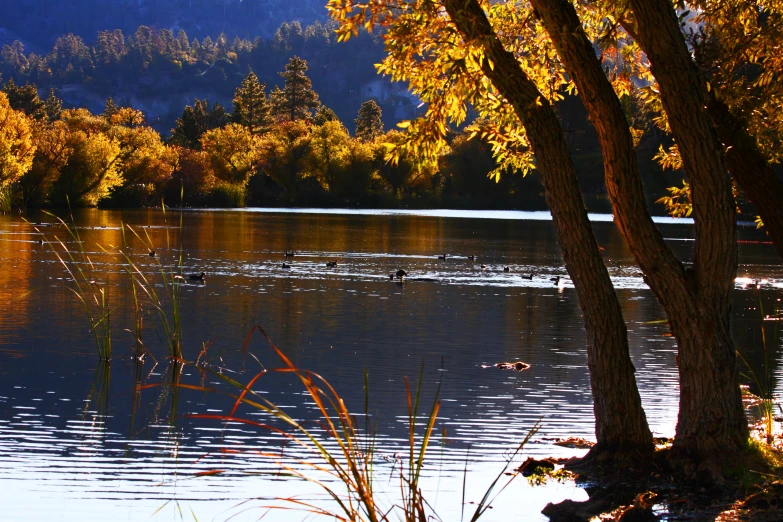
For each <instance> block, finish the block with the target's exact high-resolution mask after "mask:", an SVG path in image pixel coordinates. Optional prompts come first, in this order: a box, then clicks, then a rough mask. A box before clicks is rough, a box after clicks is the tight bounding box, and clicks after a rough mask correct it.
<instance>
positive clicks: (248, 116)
mask: <svg viewBox="0 0 783 522" xmlns="http://www.w3.org/2000/svg"><path fill="white" fill-rule="evenodd" d="M264 87H265V86H264V85H263V84H261V83H259V82H258V76H256V74H255V73H254V72H251V73H250V74H248V75H247V78H245V79H244V80H243V81H242V85H241V86H239V87H237V90H236V92H235V93H234V112H233V114H232V115H231V121H232V122H234V123H238V124H240V125H243V126H245V127H247V128H248V129H249V130H250V133H251V134H261V133H263V132H264V131H265V130H266V129H267V127H269V125H271V124H272V122H273V121H274V120H273V119H272V114H271V113H272V108H271V107H270V105H269V101H268V100H267V98H266V93H265V92H264Z"/></svg>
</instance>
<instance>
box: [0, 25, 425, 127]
mask: <svg viewBox="0 0 783 522" xmlns="http://www.w3.org/2000/svg"><path fill="white" fill-rule="evenodd" d="M292 56H300V57H302V58H304V59H306V60H307V61H308V63H310V64H311V69H310V77H311V78H312V81H313V85H314V87H315V88H316V90H317V91H318V92H319V94H320V96H321V101H322V102H323V103H324V104H325V105H327V106H328V107H330V108H331V109H333V110H334V111H335V113H337V115H338V116H339V117H340V119H341V120H343V121H346V122H351V121H352V120H353V118H354V117H355V114H356V111H358V110H359V107H360V106H361V104H362V102H363V101H364V100H366V99H369V98H374V99H376V100H378V102H379V104H380V105H381V107H382V108H383V110H384V115H385V117H386V124H387V126H391V125H393V124H394V123H395V122H396V121H399V120H401V119H405V118H410V117H411V116H413V115H414V114H415V110H416V105H417V104H418V102H417V101H416V100H415V99H414V98H412V97H411V96H410V95H409V94H408V93H407V91H406V89H405V86H404V85H402V84H392V83H391V82H389V81H388V80H386V79H383V78H380V77H379V76H378V75H377V74H376V72H375V67H374V64H375V63H377V62H379V61H380V60H381V59H382V57H383V46H382V44H381V42H379V41H377V40H374V39H372V38H371V37H369V36H366V35H364V36H362V37H360V38H356V39H354V40H352V41H351V42H348V43H344V44H337V43H336V42H335V38H334V34H333V30H332V28H331V27H330V26H328V25H324V24H321V23H320V22H318V21H316V22H314V23H313V24H311V25H309V26H306V27H303V26H302V25H301V24H300V23H299V22H298V21H296V22H292V23H287V22H283V23H282V24H281V25H280V26H279V27H278V28H277V29H276V30H275V31H274V33H273V35H272V36H271V37H270V38H266V39H264V38H260V37H256V38H253V39H252V40H251V39H247V38H239V37H230V36H229V35H228V34H226V33H216V34H213V35H212V36H206V37H204V38H201V39H199V38H191V36H190V34H189V33H187V32H186V31H185V30H184V29H179V30H176V31H174V30H172V29H161V28H155V27H149V26H139V27H137V28H135V29H134V30H133V31H132V32H124V31H123V30H121V29H112V30H100V31H98V32H97V34H95V35H94V36H93V37H92V38H91V39H89V40H85V39H84V38H82V37H81V36H79V35H77V34H74V33H68V34H64V35H61V36H59V37H57V38H56V39H55V41H54V43H53V44H52V47H51V48H49V49H47V50H45V51H42V52H34V51H29V50H28V49H27V48H26V47H25V44H24V42H22V41H18V40H17V41H13V42H11V43H6V44H4V45H3V46H2V50H1V51H0V73H2V75H3V78H5V79H6V80H8V79H9V78H13V79H14V81H15V82H16V83H17V84H20V85H22V84H24V83H27V82H30V83H34V84H35V85H36V86H37V87H38V88H39V89H40V90H41V91H42V92H47V91H48V89H49V88H54V89H55V92H56V93H57V95H58V97H60V98H61V99H62V100H63V101H64V103H65V106H66V107H85V108H89V109H90V110H92V111H93V112H96V111H100V110H101V109H102V108H103V104H104V102H105V100H106V98H108V97H112V98H113V99H114V100H115V101H116V102H118V103H120V104H122V105H128V106H132V107H134V108H136V109H139V110H141V111H142V112H144V114H145V115H146V117H147V118H148V121H149V122H150V123H151V124H152V126H153V127H154V128H155V129H156V130H158V131H159V132H162V133H164V134H165V133H168V132H169V130H170V129H171V128H172V126H173V124H174V121H175V120H176V118H177V117H178V116H179V115H180V114H181V113H182V108H183V107H184V106H185V105H187V104H188V103H192V101H193V100H194V99H195V98H199V99H208V100H210V101H217V102H220V103H221V104H223V105H225V106H229V105H230V103H231V98H232V96H233V93H234V89H235V88H236V86H237V85H238V84H239V83H240V82H241V81H242V79H243V78H244V77H245V76H247V74H248V73H249V72H250V71H253V72H254V73H255V74H256V75H257V76H258V77H259V79H260V81H261V82H262V83H265V84H266V86H267V87H268V88H270V89H271V88H272V87H274V86H276V85H280V84H281V78H280V76H279V75H278V72H279V71H280V70H282V68H283V65H284V64H285V63H286V62H287V61H288V59H289V58H291V57H292Z"/></svg>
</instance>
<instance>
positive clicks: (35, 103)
mask: <svg viewBox="0 0 783 522" xmlns="http://www.w3.org/2000/svg"><path fill="white" fill-rule="evenodd" d="M3 92H4V93H5V94H6V96H8V103H9V104H10V105H11V108H13V109H14V110H17V111H22V112H23V113H25V114H26V115H27V116H30V117H31V118H33V119H36V120H40V119H42V118H44V117H45V116H46V112H45V109H44V102H43V101H41V99H40V98H39V97H38V89H37V88H36V87H35V85H32V84H29V83H27V84H25V85H24V86H23V87H19V86H18V85H16V84H15V83H14V79H13V78H11V79H10V80H8V83H6V84H5V86H4V87H3Z"/></svg>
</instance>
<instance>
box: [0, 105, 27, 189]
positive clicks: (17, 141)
mask: <svg viewBox="0 0 783 522" xmlns="http://www.w3.org/2000/svg"><path fill="white" fill-rule="evenodd" d="M32 136H33V130H32V122H31V121H30V119H29V118H28V117H27V116H25V114H24V113H23V112H20V111H15V110H14V109H12V108H11V106H10V105H9V103H8V97H7V96H6V95H5V93H4V92H0V188H2V187H4V186H6V185H9V184H11V183H14V182H15V181H17V180H18V179H19V178H21V177H22V175H24V173H25V172H27V171H28V170H30V167H31V166H32V164H33V155H34V154H35V144H34V142H33V139H32Z"/></svg>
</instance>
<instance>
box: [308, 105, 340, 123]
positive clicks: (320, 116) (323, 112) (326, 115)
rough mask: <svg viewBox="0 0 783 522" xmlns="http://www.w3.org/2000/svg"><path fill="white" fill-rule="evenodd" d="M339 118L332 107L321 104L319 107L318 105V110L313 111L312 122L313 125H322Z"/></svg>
mask: <svg viewBox="0 0 783 522" xmlns="http://www.w3.org/2000/svg"><path fill="white" fill-rule="evenodd" d="M339 120H340V119H339V118H338V117H337V114H335V113H334V111H333V110H332V109H330V108H329V107H327V106H326V105H321V106H320V107H318V110H316V111H315V118H313V123H314V124H315V125H323V124H324V123H327V122H330V121H339Z"/></svg>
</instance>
